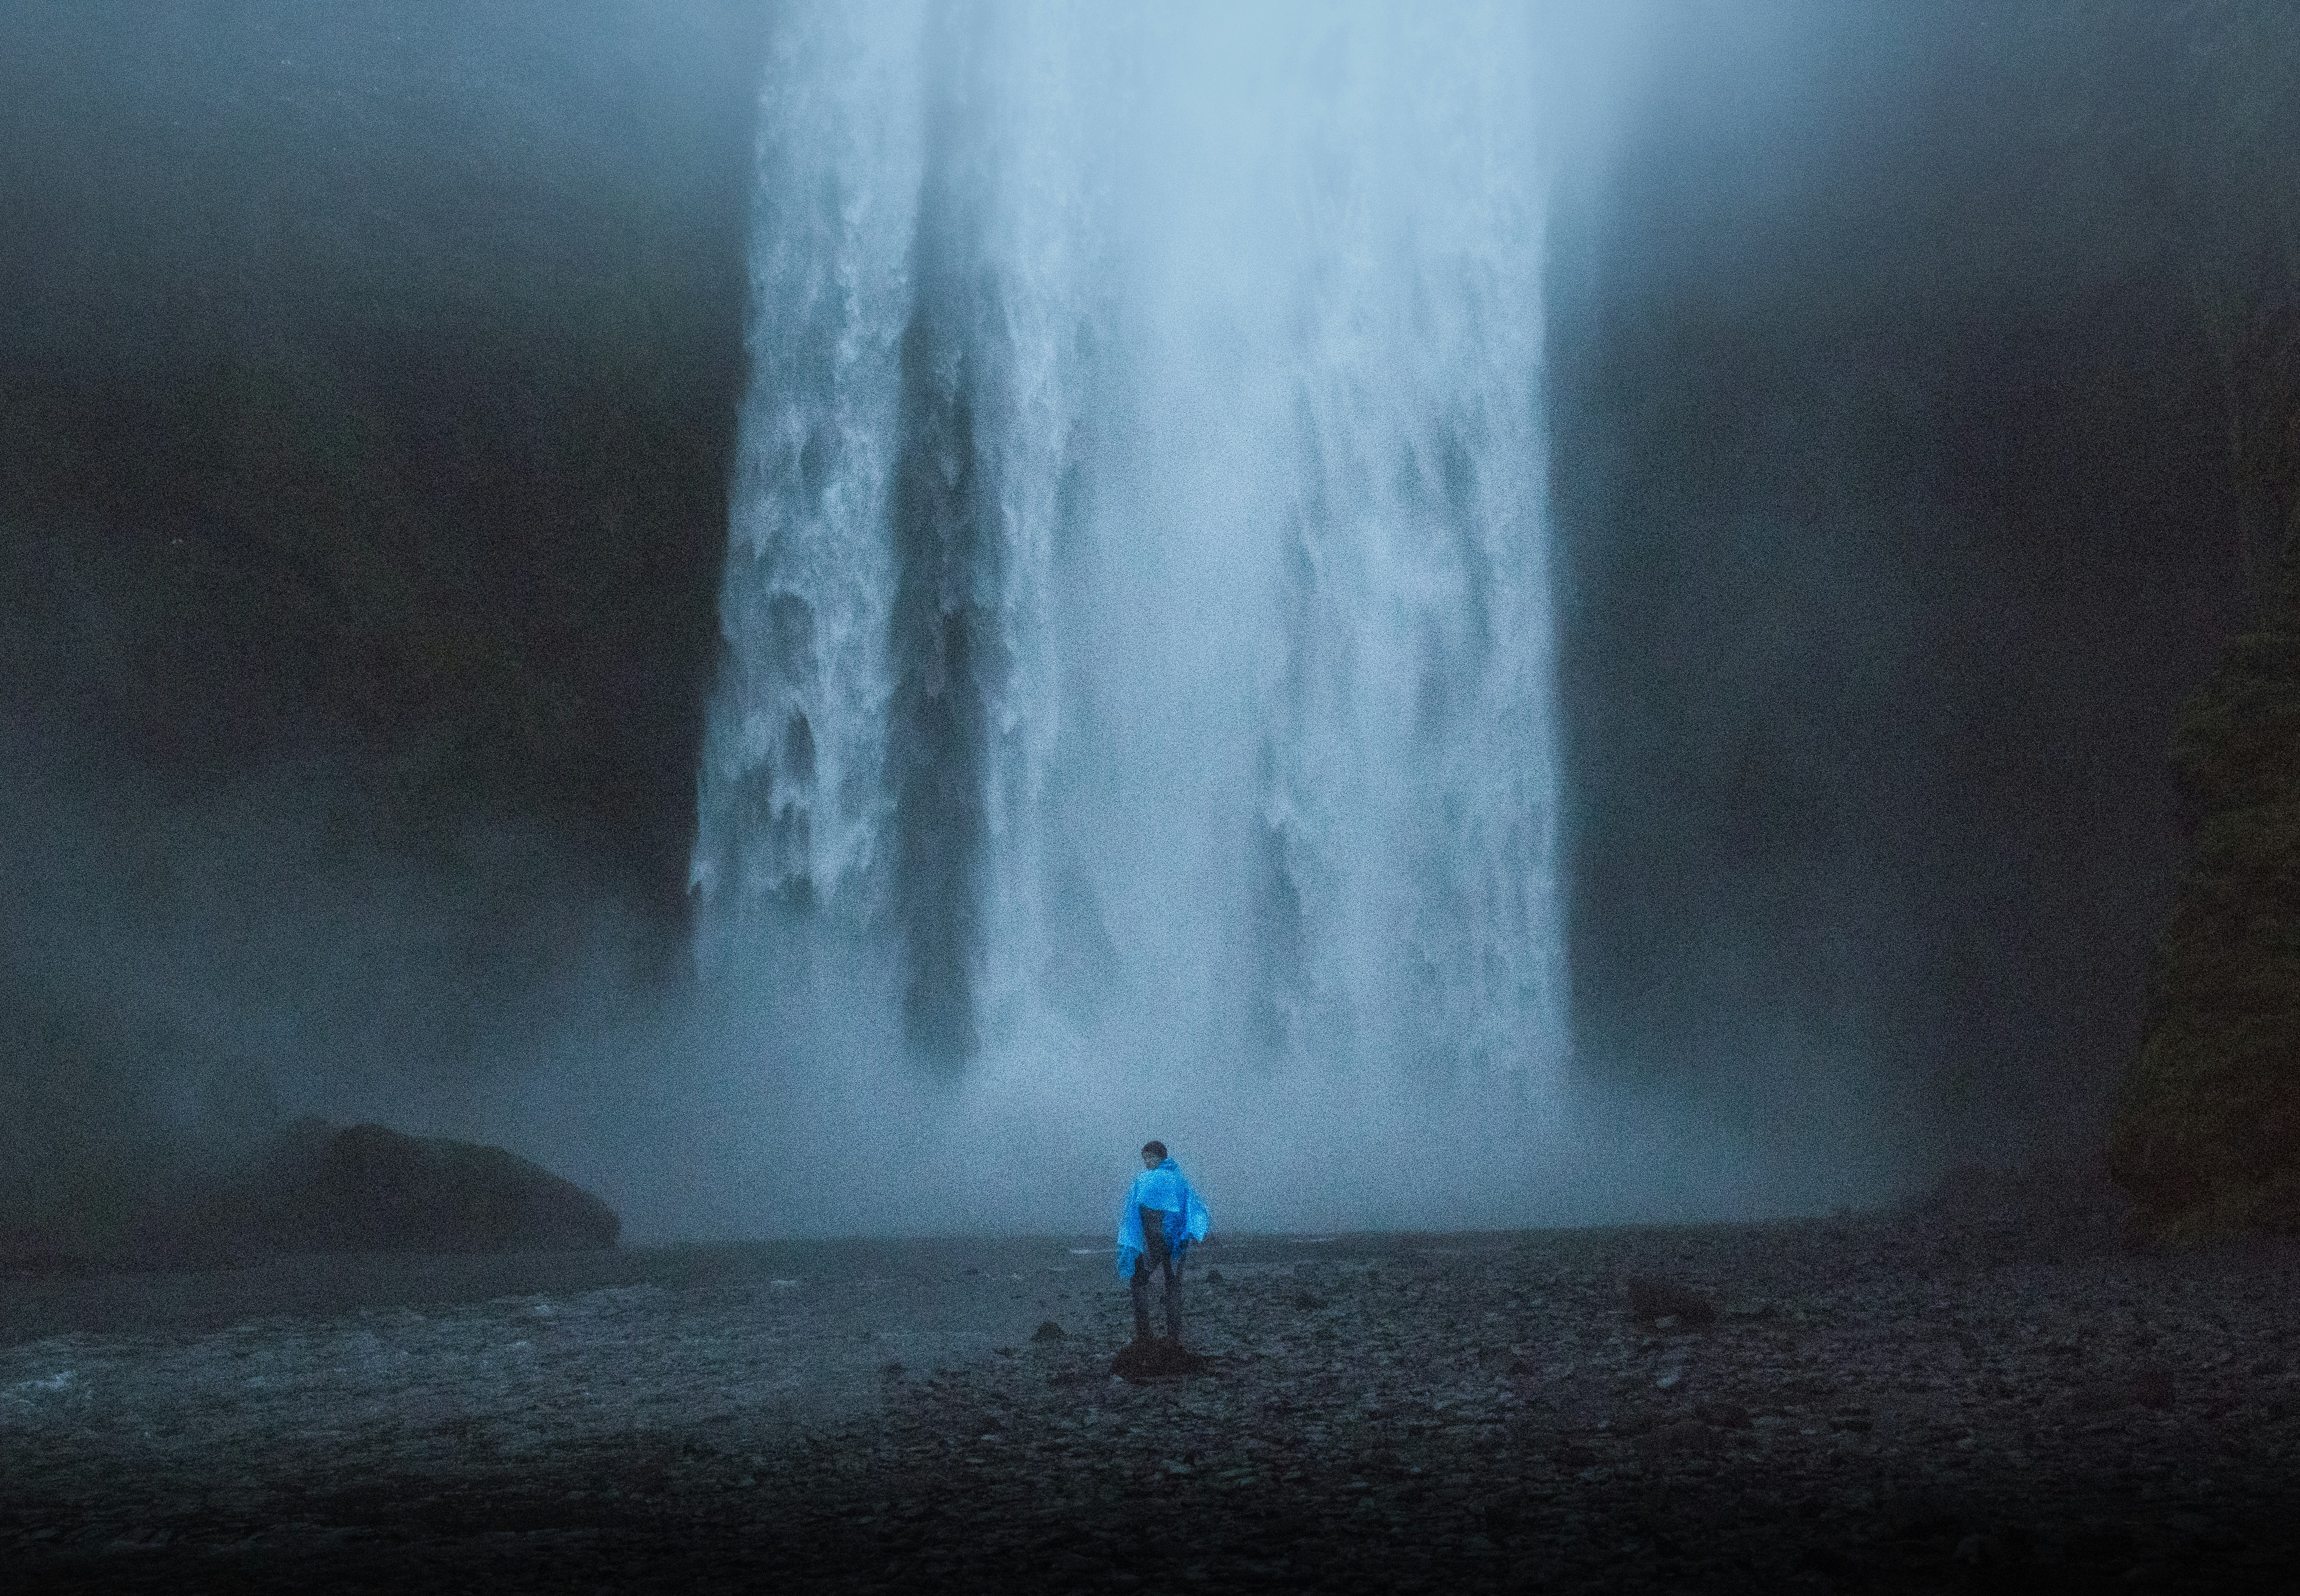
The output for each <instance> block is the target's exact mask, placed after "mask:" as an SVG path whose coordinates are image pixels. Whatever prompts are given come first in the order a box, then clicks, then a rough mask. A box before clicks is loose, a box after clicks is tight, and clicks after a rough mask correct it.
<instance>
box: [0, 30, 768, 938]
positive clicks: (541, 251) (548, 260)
mask: <svg viewBox="0 0 2300 1596" xmlns="http://www.w3.org/2000/svg"><path fill="white" fill-rule="evenodd" d="M467 11H468V8H459V7H452V6H446V5H439V4H429V3H428V0H417V3H415V4H404V5H402V4H369V3H365V0H359V3H354V4H346V5H343V6H329V7H309V6H291V5H271V4H267V5H257V6H251V7H246V8H241V9H239V10H238V11H236V12H235V13H234V15H233V16H232V17H231V18H229V19H224V20H216V19H209V20H207V21H204V22H200V23H197V24H194V23H190V22H187V21H186V20H184V19H182V18H179V17H177V16H175V15H173V14H172V13H171V8H168V7H165V6H155V5H142V4H128V5H124V6H120V7H112V8H106V9H105V10H104V13H103V14H101V15H98V14H96V13H80V12H79V11H77V10H76V9H68V8H59V9H55V10H54V11H52V12H50V13H40V14H34V15H27V16H25V17H23V18H20V19H18V20H16V21H12V22H11V23H9V24H8V25H7V26H6V29H5V33H6V36H7V43H8V46H9V48H8V50H7V51H6V54H7V56H8V61H7V62H6V63H4V64H0V139H4V142H5V143H6V145H7V146H8V147H9V148H10V149H11V150H12V151H13V152H15V153H16V154H17V155H18V156H19V159H17V160H15V161H12V163H10V170H9V171H7V172H6V173H4V174H0V201H4V202H5V205H6V208H7V210H8V211H9V213H10V214H11V215H12V216H14V217H16V218H17V219H18V225H17V226H15V227H12V229H10V230H9V237H8V238H6V239H4V240H0V557H4V559H5V562H6V566H7V568H8V569H9V570H10V572H12V575H13V576H14V577H15V579H16V580H14V581H12V583H11V591H10V592H9V593H8V594H6V595H5V596H4V597H0V631H4V633H5V641H4V642H0V660H4V663H5V664H7V665H8V666H9V670H8V679H7V681H6V684H5V686H4V687H0V712H5V713H6V714H7V715H8V716H9V718H10V719H11V720H17V719H23V720H30V721H34V722H37V723H40V724H41V727H42V731H43V734H44V737H45V739H46V742H48V743H49V744H52V745H53V744H56V743H63V744H68V745H71V747H72V748H75V749H79V750H84V751H87V752H89V753H90V754H91V756H93V757H95V758H97V759H99V760H101V761H102V762H103V763H104V766H105V769H104V777H105V778H106V779H114V778H116V777H117V776H118V775H120V774H121V773H125V772H134V773H149V774H153V775H155V776H156V777H157V778H158V779H160V780H162V781H167V782H170V783H173V784H176V785H178V786H179V787H180V786H181V785H182V784H183V783H185V782H186V781H189V782H191V783H192V784H194V785H195V786H200V787H209V786H212V785H213V784H214V783H215V782H216V781H219V780H225V781H228V780H230V779H233V778H235V777H237V776H239V775H241V774H243V773H246V772H247V771H249V770H250V769H254V768H260V767H262V766H263V765H266V764H271V763H276V762H279V761H282V760H287V761H297V760H308V759H310V758H319V759H322V760H325V761H327V762H329V763H330V764H331V765H334V766H337V767H340V768H344V769H345V770H346V772H347V773H348V775H349V778H350V780H351V781H352V783H353V784H354V786H356V787H357V788H359V789H360V790H362V791H363V792H364V793H365V794H367V795H368V796H369V798H371V799H372V800H373V802H374V803H375V804H376V805H377V806H379V808H380V809H381V811H382V812H383V814H384V815H385V817H386V823H387V824H392V825H397V826H400V827H403V828H412V829H416V830H420V829H421V828H422V827H423V826H424V825H426V824H429V823H432V822H434V821H435V820H436V819H437V818H438V817H439V816H440V815H442V814H443V813H445V812H448V811H465V812H469V811H477V812H478V813H479V815H483V816H492V815H505V814H511V815H521V816H529V817H534V818H536V819H537V820H539V821H541V822H542V823H546V824H550V825H556V826H561V827H563V828H567V829H569V830H571V831H576V832H580V833H584V834H586V835H587V838H589V839H590V841H588V842H587V846H588V847H589V848H592V850H593V851H594V852H596V854H598V855H599V856H601V857H600V863H601V865H603V867H606V868H610V869H612V868H613V867H614V866H616V865H627V866H629V868H630V870H631V872H632V873H633V874H634V875H636V876H637V877H639V878H640V879H642V880H644V881H645V882H646V886H647V890H652V891H653V892H654V893H656V894H657V895H658V897H659V901H660V902H662V904H664V905H665V906H666V907H670V908H671V909H672V910H673V911H674V912H675V909H676V906H677V904H678V901H679V889H680V886H681V885H682V884H683V876H684V870H685V855H686V849H687V828H688V825H689V821H688V818H687V811H688V810H689V809H690V808H691V804H692V796H691V783H692V771H693V768H694V763H695V749H696V742H697V740H698V738H699V734H700V720H699V715H698V714H697V711H696V703H697V702H698V700H699V699H700V697H701V694H702V691H703V689H704V684H705V679H706V677H707V674H708V672H709V669H710V665H711V658H712V655H711V648H712V633H713V624H712V623H713V615H712V596H713V594H714V592H715V589H716V585H717V578H718V569H719V562H720V558H721V551H722V550H723V548H724V544H725V536H724V528H725V482H726V479H727V473H728V464H729V455H730V452H731V448H732V444H733V436H734V406H735V402H736V398H737V392H738V389H739V387H740V383H741V380H742V364H743V343H742V313H743V294H744V283H743V255H744V242H745V240H744V236H743V230H744V218H745V215H746V196H747V191H748V183H749V178H750V170H749V169H750V159H749V142H750V140H749V127H750V122H751V120H752V116H753V104H752V101H753V96H754V94H755V71H756V56H757V52H758V50H759V49H760V48H761V47H762V38H763V35H762V24H761V18H760V16H759V15H758V13H757V9H756V7H755V6H752V5H747V4H704V5H698V6H693V7H682V8H680V10H679V15H678V16H676V17H671V16H657V15H655V14H654V13H652V12H648V13H639V12H629V13H628V14H624V15H620V16H618V15H615V14H611V13H608V12H603V11H601V10H600V9H599V8H596V7H584V8H559V7H542V6H535V7H511V8H504V9H502V10H501V11H500V13H489V14H488V15H487V16H484V17H482V16H478V15H475V14H466V13H467Z"/></svg>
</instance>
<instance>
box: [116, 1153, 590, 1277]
mask: <svg viewBox="0 0 2300 1596" xmlns="http://www.w3.org/2000/svg"><path fill="white" fill-rule="evenodd" d="M621 1230H622V1221H621V1219H620V1218H618V1217H617V1216H616V1215H615V1211H614V1210H613V1209H612V1208H610V1207H608V1206H607V1205H606V1204H605V1203H604V1202H601V1201H600V1200H599V1199H597V1198H596V1197H594V1196H592V1195H591V1194H590V1193H589V1192H587V1191H584V1190H583V1189H582V1188H581V1187H579V1186H578V1185H576V1184H575V1183H574V1182H571V1181H566V1180H562V1179H561V1178H560V1177H559V1176H557V1175H555V1174H552V1173H551V1172H550V1171H549V1170H547V1169H545V1168H543V1167H542V1166H539V1165H536V1164H532V1163H529V1161H528V1160H527V1159H525V1158H522V1157H519V1156H518V1155H516V1154H514V1153H510V1152H506V1151H504V1149H502V1148H499V1147H487V1146H484V1145H481V1144H479V1143H477V1142H470V1141H446V1140H445V1139H435V1138H428V1137H416V1136H408V1135H404V1134H402V1133H401V1132H397V1131H394V1130H390V1129H388V1128H387V1127H385V1126H383V1125H377V1124H362V1125H352V1126H348V1127H342V1126H337V1125H331V1124H326V1123H325V1122H323V1121H319V1120H307V1121H304V1122H303V1123H301V1124H297V1125H296V1126H295V1127H294V1128H293V1129H292V1130H291V1131H289V1132H288V1133H287V1135H286V1136H284V1137H283V1138H281V1140H280V1141H279V1142H277V1143H276V1144H274V1145H273V1146H272V1147H271V1149H269V1150H268V1151H267V1152H266V1153H265V1154H264V1155H263V1156H262V1157H260V1158H258V1159H257V1160H256V1161H255V1162H254V1165H253V1166H251V1167H249V1168H248V1169H246V1170H245V1171H244V1172H242V1173H241V1174H237V1175H236V1176H234V1177H232V1178H229V1179H228V1180H225V1181H222V1182H217V1183H215V1184H213V1185H212V1186H210V1187H208V1188H206V1189H205V1190H203V1191H196V1192H195V1193H193V1194H192V1195H191V1196H189V1197H188V1198H187V1199H181V1200H178V1201H174V1202H171V1203H167V1204H164V1205H162V1206H160V1207H155V1208H154V1210H153V1211H152V1212H150V1213H148V1214H146V1216H144V1218H143V1219H142V1221H141V1222H140V1223H139V1224H138V1226H137V1237H136V1241H135V1242H134V1243H133V1246H132V1250H133V1252H134V1253H135V1255H136V1256H137V1258H138V1259H139V1261H142V1262H145V1263H147V1264H185V1263H204V1262H230V1261H243V1260H248V1259H252V1258H262V1257H265V1256H269V1255H275V1254H279V1253H299V1252H451V1253H453V1252H462V1253H484V1252H553V1251H579V1250H585V1249H594V1248H606V1247H612V1246H613V1245H614V1244H615V1241H616V1238H617V1237H618V1235H619V1234H620V1233H621Z"/></svg>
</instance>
